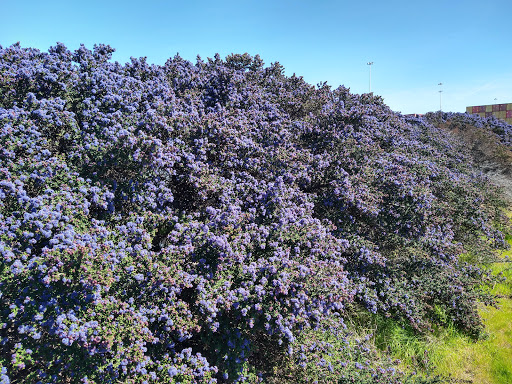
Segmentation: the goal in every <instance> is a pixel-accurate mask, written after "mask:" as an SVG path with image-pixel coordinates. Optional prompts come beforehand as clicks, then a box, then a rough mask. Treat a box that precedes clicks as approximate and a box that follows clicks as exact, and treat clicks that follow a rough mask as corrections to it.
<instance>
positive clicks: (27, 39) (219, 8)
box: [0, 0, 512, 113]
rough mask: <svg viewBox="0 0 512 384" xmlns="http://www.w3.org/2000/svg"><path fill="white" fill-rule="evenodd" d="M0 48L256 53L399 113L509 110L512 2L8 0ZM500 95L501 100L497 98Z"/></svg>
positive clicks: (152, 54)
mask: <svg viewBox="0 0 512 384" xmlns="http://www.w3.org/2000/svg"><path fill="white" fill-rule="evenodd" d="M0 5H1V9H2V14H3V17H2V22H1V23H0V44H1V45H2V46H4V47H6V46H9V45H11V44H13V43H15V42H17V41H19V42H20V43H21V45H22V46H24V47H33V48H38V49H40V50H43V51H46V50H47V49H48V48H49V47H50V46H52V45H55V43H56V42H57V41H59V42H62V43H64V44H65V45H66V46H67V47H68V48H69V49H72V50H74V49H77V48H78V47H79V45H80V43H83V44H85V45H86V46H87V47H88V48H92V47H93V45H94V44H97V43H105V44H109V45H111V46H112V47H114V48H115V49H116V53H115V54H114V57H113V59H114V60H117V61H119V62H121V63H124V62H126V61H128V60H129V58H130V56H134V57H140V56H147V58H148V61H149V62H150V63H155V64H163V63H165V61H166V60H167V59H168V58H169V57H172V56H174V55H175V54H176V53H179V54H180V55H181V56H182V57H184V58H185V59H188V60H192V61H194V62H195V58H196V56H197V55H198V54H199V55H200V56H201V57H202V58H206V57H213V55H214V54H215V53H219V54H220V55H221V56H223V57H224V56H226V55H228V54H230V53H244V52H248V53H250V54H252V55H255V54H259V55H260V56H261V57H262V59H263V60H264V61H265V63H266V64H270V63H271V62H275V61H278V62H280V63H281V64H282V65H283V66H284V67H285V69H286V73H287V74H289V75H291V74H293V73H296V74H297V75H300V76H303V77H304V79H305V80H306V81H307V82H309V83H311V84H318V83H319V82H322V81H327V83H328V84H329V85H331V86H333V87H337V86H339V85H341V84H343V85H345V86H346V87H349V88H350V89H351V90H352V91H353V92H355V93H364V92H368V90H369V66H368V65H367V62H370V61H372V62H373V63H374V64H373V65H372V67H371V70H372V82H371V88H372V89H371V90H372V91H373V92H374V93H375V94H378V95H380V96H382V97H383V98H384V101H385V103H386V104H388V105H389V106H390V107H391V108H392V109H393V110H395V111H400V112H402V113H424V112H428V111H435V110H439V106H440V98H439V96H440V95H439V90H440V89H441V87H440V86H438V84H439V83H440V82H441V83H443V85H442V90H443V92H442V109H443V110H445V111H455V112H463V111H465V107H466V106H469V105H483V104H494V103H512V33H511V32H512V1H511V0H481V1H473V0H469V1H462V0H443V1H440V0H433V1H430V2H425V1H415V0H408V1H403V0H387V1H384V0H379V1H375V0H366V1H345V0H340V1H325V0H316V1H301V0H295V1H280V0H274V1H267V0H238V1H231V0H230V1H224V0H218V1H203V0H189V1H170V0H169V1H153V0H146V1H131V0H126V1H108V0H102V1H98V0H88V1H80V2H78V1H76V2H75V1H73V0H71V1H69V0H68V1H51V0H48V1H40V0H39V1H33V0H31V1H23V0H18V1H7V0H0ZM495 99H497V100H495Z"/></svg>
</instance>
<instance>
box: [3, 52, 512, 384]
mask: <svg viewBox="0 0 512 384" xmlns="http://www.w3.org/2000/svg"><path fill="white" fill-rule="evenodd" d="M113 51H114V50H113V49H112V48H111V47H109V46H106V45H98V46H95V47H94V49H93V50H92V51H91V50H88V49H86V48H85V47H84V46H81V47H80V48H79V49H78V50H76V51H74V52H71V51H69V50H68V49H67V48H66V47H65V46H64V45H62V44H60V43H59V44H57V45H56V46H55V47H51V48H50V49H49V51H48V53H42V52H40V51H38V50H36V49H30V48H22V47H20V45H19V44H17V45H13V46H11V47H8V48H2V47H0V123H1V124H0V127H1V128H0V175H1V177H0V256H1V266H0V337H1V339H0V345H1V349H0V352H1V354H0V366H1V376H0V378H1V380H2V381H1V382H2V383H9V382H11V383H16V382H33V383H63V382H70V383H75V382H76V383H107V382H109V383H114V382H119V383H121V382H122V383H151V382H153V383H214V382H218V383H223V382H226V383H228V382H253V383H256V382H270V381H272V380H275V379H276V377H278V376H279V374H278V371H279V370H281V369H282V371H283V372H284V371H285V369H284V368H283V367H285V366H286V367H288V368H286V369H289V370H290V372H294V375H295V376H294V377H303V378H304V380H305V381H306V382H307V381H308V380H309V379H308V378H311V377H313V376H315V375H316V376H315V377H317V376H318V375H320V376H321V375H323V376H324V377H336V378H337V379H336V380H339V382H340V383H345V382H353V381H354V380H359V382H382V383H405V382H409V381H407V380H409V379H408V378H407V377H406V376H405V375H402V374H401V373H400V372H398V371H397V370H396V367H394V364H393V363H392V362H387V361H385V360H383V359H378V358H376V357H375V355H374V354H373V353H374V352H375V351H371V350H370V349H369V348H368V345H367V343H366V342H367V340H361V339H359V338H358V336H357V335H356V334H354V332H353V330H351V329H350V327H348V326H347V324H346V323H347V320H348V319H350V317H351V314H352V313H353V311H354V310H358V311H360V310H364V311H370V312H371V313H376V314H380V315H384V316H386V317H393V318H394V319H396V320H397V321H400V322H403V323H404V324H408V325H410V326H412V327H413V328H415V329H417V330H418V332H427V331H428V330H429V329H430V328H431V327H432V325H434V324H441V325H442V324H443V322H444V321H447V320H446V319H448V321H449V322H451V323H453V324H455V325H456V326H458V327H459V328H460V329H461V330H463V331H465V332H467V333H469V334H472V335H475V336H477V335H478V333H479V332H480V331H481V328H482V324H481V321H480V318H479V317H478V313H477V311H476V304H477V303H478V302H479V301H484V302H486V303H492V302H493V298H492V296H490V295H489V294H488V293H486V292H485V291H484V290H483V289H482V288H481V284H482V281H485V279H489V278H490V276H489V275H488V273H487V272H486V271H485V270H482V269H480V268H479V267H477V266H474V265H470V264H468V263H465V262H463V261H461V260H460V258H459V255H460V254H462V253H464V252H480V253H482V254H491V253H492V251H493V249H495V248H497V247H502V246H504V240H503V234H502V233H501V232H499V231H498V230H497V229H496V225H495V224H496V222H498V221H499V220H501V216H500V208H501V207H502V206H503V202H502V201H501V198H500V195H499V191H498V190H497V188H495V187H494V186H492V185H491V184H489V182H488V181H487V180H486V179H485V178H484V177H483V176H481V175H479V174H477V173H476V172H474V171H473V169H472V165H471V162H470V158H469V156H468V155H467V154H466V151H465V149H464V147H463V145H461V144H460V143H458V142H457V141H456V140H455V139H454V138H453V137H452V136H450V135H449V134H448V133H446V132H444V131H442V130H440V129H438V128H436V127H435V126H434V125H432V124H430V123H429V122H427V121H426V120H420V119H406V118H404V117H403V116H401V115H399V114H396V113H394V112H392V111H391V110H390V109H389V108H388V107H387V106H386V105H385V104H384V103H383V101H382V99H381V98H380V97H375V96H373V95H369V94H364V95H355V94H352V93H350V91H349V89H347V88H345V87H339V88H338V89H334V90H332V89H331V88H330V87H329V86H327V85H326V84H319V85H318V86H316V87H314V86H311V85H309V84H307V83H306V82H305V81H304V80H303V79H302V78H301V77H297V76H291V77H288V76H285V75H284V69H283V68H282V66H281V65H279V63H274V64H271V65H270V66H268V67H265V66H264V64H263V61H262V60H261V59H260V58H259V57H258V56H256V57H251V56H249V55H247V54H244V55H230V56H228V57H227V58H226V59H224V60H222V59H221V58H220V57H219V56H218V55H216V56H215V57H214V58H213V59H208V60H206V61H203V60H202V59H200V58H198V60H197V62H196V64H192V63H191V62H189V61H186V60H184V59H182V58H181V57H179V56H176V57H174V58H172V59H169V60H168V61H167V62H166V63H165V65H163V66H157V65H150V64H148V63H147V62H146V60H145V59H143V58H141V59H135V58H132V59H131V61H130V62H129V63H126V64H124V65H121V64H119V63H117V62H115V63H113V62H112V61H111V55H112V52H113ZM492 124H494V125H492ZM491 125H492V127H491V129H493V130H497V131H500V132H501V131H503V132H505V133H506V132H509V133H510V126H502V125H499V126H498V125H497V124H496V123H495V122H491ZM509 133H507V135H509ZM509 136H510V135H509ZM503 137H504V139H503V140H509V138H508V139H506V138H505V136H503ZM506 137H508V136H506ZM439 311H442V312H443V313H444V314H445V315H446V316H443V317H440V316H439ZM332 337H335V338H336V340H338V342H341V344H339V343H338V344H336V343H331V342H330V341H329V340H330V339H332ZM340 340H341V341H340ZM333 356H337V357H336V358H334V357H333ZM279 364H282V366H280V365H279ZM276 375H277V376H276ZM308 375H309V376H308ZM311 375H312V376H311ZM329 375H331V376H329ZM280 380H287V379H286V377H285V376H282V377H280ZM290 380H291V382H294V381H293V378H292V379H290ZM333 380H334V379H333ZM281 382H284V381H281Z"/></svg>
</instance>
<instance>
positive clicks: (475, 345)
mask: <svg viewBox="0 0 512 384" xmlns="http://www.w3.org/2000/svg"><path fill="white" fill-rule="evenodd" d="M507 214H508V216H509V217H511V218H512V212H511V211H509V212H508V213H507ZM506 239H507V241H508V242H509V244H511V246H512V236H511V235H508V236H507V238H506ZM500 256H501V257H502V259H504V260H506V259H508V260H512V249H509V250H507V251H505V252H502V253H501V254H500ZM491 270H492V273H493V274H494V275H499V276H501V277H502V278H503V279H502V280H501V281H500V282H498V283H496V284H495V285H494V286H493V287H492V292H493V293H494V294H496V295H497V296H498V297H499V300H498V302H499V308H493V307H488V306H484V305H482V306H481V307H480V308H479V312H480V315H481V317H482V319H483V321H484V324H485V330H486V337H485V338H484V339H483V340H479V341H474V340H472V339H471V338H470V337H468V336H465V335H463V334H461V333H460V332H459V331H457V330H456V329H454V328H452V327H447V328H439V329H437V330H436V331H435V332H434V334H433V335H428V336H423V337H420V336H418V335H416V334H415V333H414V332H413V331H412V330H409V329H407V328H403V327H401V326H400V325H399V324H397V323H396V322H393V321H391V320H386V319H380V320H378V321H376V323H375V325H374V330H375V333H374V335H375V336H374V343H375V345H376V346H377V348H378V349H379V350H381V351H382V353H384V354H389V355H390V356H391V357H392V358H394V359H399V360H401V368H402V369H403V370H405V371H409V372H413V371H415V372H420V373H422V374H424V375H425V376H429V375H430V376H437V375H439V376H441V377H444V378H445V382H446V383H468V384H469V383H474V384H511V383H512V262H499V263H494V264H492V265H491Z"/></svg>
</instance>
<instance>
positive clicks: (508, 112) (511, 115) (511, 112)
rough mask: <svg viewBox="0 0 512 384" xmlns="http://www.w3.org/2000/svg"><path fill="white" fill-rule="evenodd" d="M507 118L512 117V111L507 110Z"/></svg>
mask: <svg viewBox="0 0 512 384" xmlns="http://www.w3.org/2000/svg"><path fill="white" fill-rule="evenodd" d="M506 118H507V119H510V118H512V111H507V117H506Z"/></svg>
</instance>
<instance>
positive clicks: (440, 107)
mask: <svg viewBox="0 0 512 384" xmlns="http://www.w3.org/2000/svg"><path fill="white" fill-rule="evenodd" d="M437 85H439V86H442V85H443V83H439V84H437ZM442 93H443V90H442V89H440V90H439V111H440V112H442V111H443V107H442V104H441V94H442Z"/></svg>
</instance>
